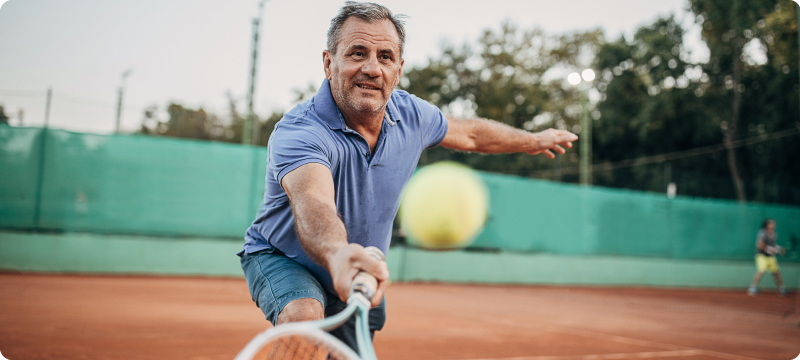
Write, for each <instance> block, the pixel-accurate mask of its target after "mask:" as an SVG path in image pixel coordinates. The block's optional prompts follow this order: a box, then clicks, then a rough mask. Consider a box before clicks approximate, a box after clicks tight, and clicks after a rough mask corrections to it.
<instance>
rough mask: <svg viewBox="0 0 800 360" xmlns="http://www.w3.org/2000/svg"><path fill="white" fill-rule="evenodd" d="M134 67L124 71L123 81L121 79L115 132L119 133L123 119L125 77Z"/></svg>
mask: <svg viewBox="0 0 800 360" xmlns="http://www.w3.org/2000/svg"><path fill="white" fill-rule="evenodd" d="M132 71H133V69H128V70H125V71H123V72H122V81H120V85H119V92H118V93H117V121H116V124H117V125H116V126H115V127H114V133H115V134H119V123H120V120H121V119H122V93H123V91H124V89H125V78H127V77H128V76H130V74H131V72H132Z"/></svg>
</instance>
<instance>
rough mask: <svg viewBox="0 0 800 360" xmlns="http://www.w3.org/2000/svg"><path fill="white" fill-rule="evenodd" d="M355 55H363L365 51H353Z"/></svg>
mask: <svg viewBox="0 0 800 360" xmlns="http://www.w3.org/2000/svg"><path fill="white" fill-rule="evenodd" d="M353 56H358V57H363V56H364V53H363V52H361V51H356V52H353Z"/></svg>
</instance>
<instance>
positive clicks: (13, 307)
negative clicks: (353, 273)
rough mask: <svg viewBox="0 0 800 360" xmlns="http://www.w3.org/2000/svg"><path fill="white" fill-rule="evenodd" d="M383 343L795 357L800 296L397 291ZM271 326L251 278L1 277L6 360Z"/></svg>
mask: <svg viewBox="0 0 800 360" xmlns="http://www.w3.org/2000/svg"><path fill="white" fill-rule="evenodd" d="M387 300H388V322H387V324H386V328H385V329H384V330H383V331H381V332H379V333H378V334H377V336H376V339H375V348H376V350H377V353H378V357H379V358H380V359H381V360H394V359H441V360H445V359H451V360H463V359H504V360H528V359H530V360H566V359H586V360H589V359H642V358H655V359H664V360H668V359H679V360H699V359H784V360H787V359H794V358H795V357H796V356H798V354H799V353H800V327H798V323H800V309H797V308H796V306H797V303H796V299H795V297H794V295H791V296H790V297H788V298H784V297H779V296H778V295H777V294H775V293H763V294H761V295H759V296H758V297H754V298H753V297H748V296H746V295H744V291H717V290H714V291H710V290H675V289H649V288H644V289H641V288H640V289H631V288H586V287H583V288H580V287H578V288H576V287H555V286H490V285H452V284H419V283H412V284H409V283H395V284H392V285H391V286H390V287H389V290H388V295H387ZM267 326H268V324H267V322H266V321H265V320H263V316H262V315H261V312H260V311H259V310H258V309H257V308H256V307H255V306H254V305H253V303H252V302H251V300H250V295H249V294H248V292H247V287H246V284H245V282H244V279H237V278H185V277H132V276H76V275H41V274H16V273H0V352H2V354H3V355H4V356H5V357H6V358H8V359H10V360H27V359H195V360H200V359H232V358H233V357H234V355H236V353H237V352H238V350H239V349H240V348H241V347H242V346H243V345H244V344H245V343H246V342H247V341H248V340H249V339H250V338H251V337H252V336H253V335H255V334H256V333H257V332H259V331H260V330H263V329H264V328H266V327H267Z"/></svg>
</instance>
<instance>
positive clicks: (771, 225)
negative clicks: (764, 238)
mask: <svg viewBox="0 0 800 360" xmlns="http://www.w3.org/2000/svg"><path fill="white" fill-rule="evenodd" d="M767 231H769V232H774V231H775V222H774V221H770V222H768V223H767Z"/></svg>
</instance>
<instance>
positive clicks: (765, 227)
mask: <svg viewBox="0 0 800 360" xmlns="http://www.w3.org/2000/svg"><path fill="white" fill-rule="evenodd" d="M783 253H784V249H783V248H782V247H780V246H778V235H777V234H776V233H775V220H772V219H766V220H764V223H763V224H761V230H758V235H757V236H756V276H755V277H753V283H751V284H750V288H749V289H747V293H748V294H749V295H750V296H755V295H756V294H758V282H759V281H761V276H763V275H764V272H765V271H767V270H769V272H771V273H772V276H774V277H775V283H776V284H778V288H779V291H780V293H781V295H784V296H785V295H786V293H787V290H786V286H784V285H783V279H781V273H780V271H779V270H778V259H776V258H775V255H777V254H781V255H783Z"/></svg>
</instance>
